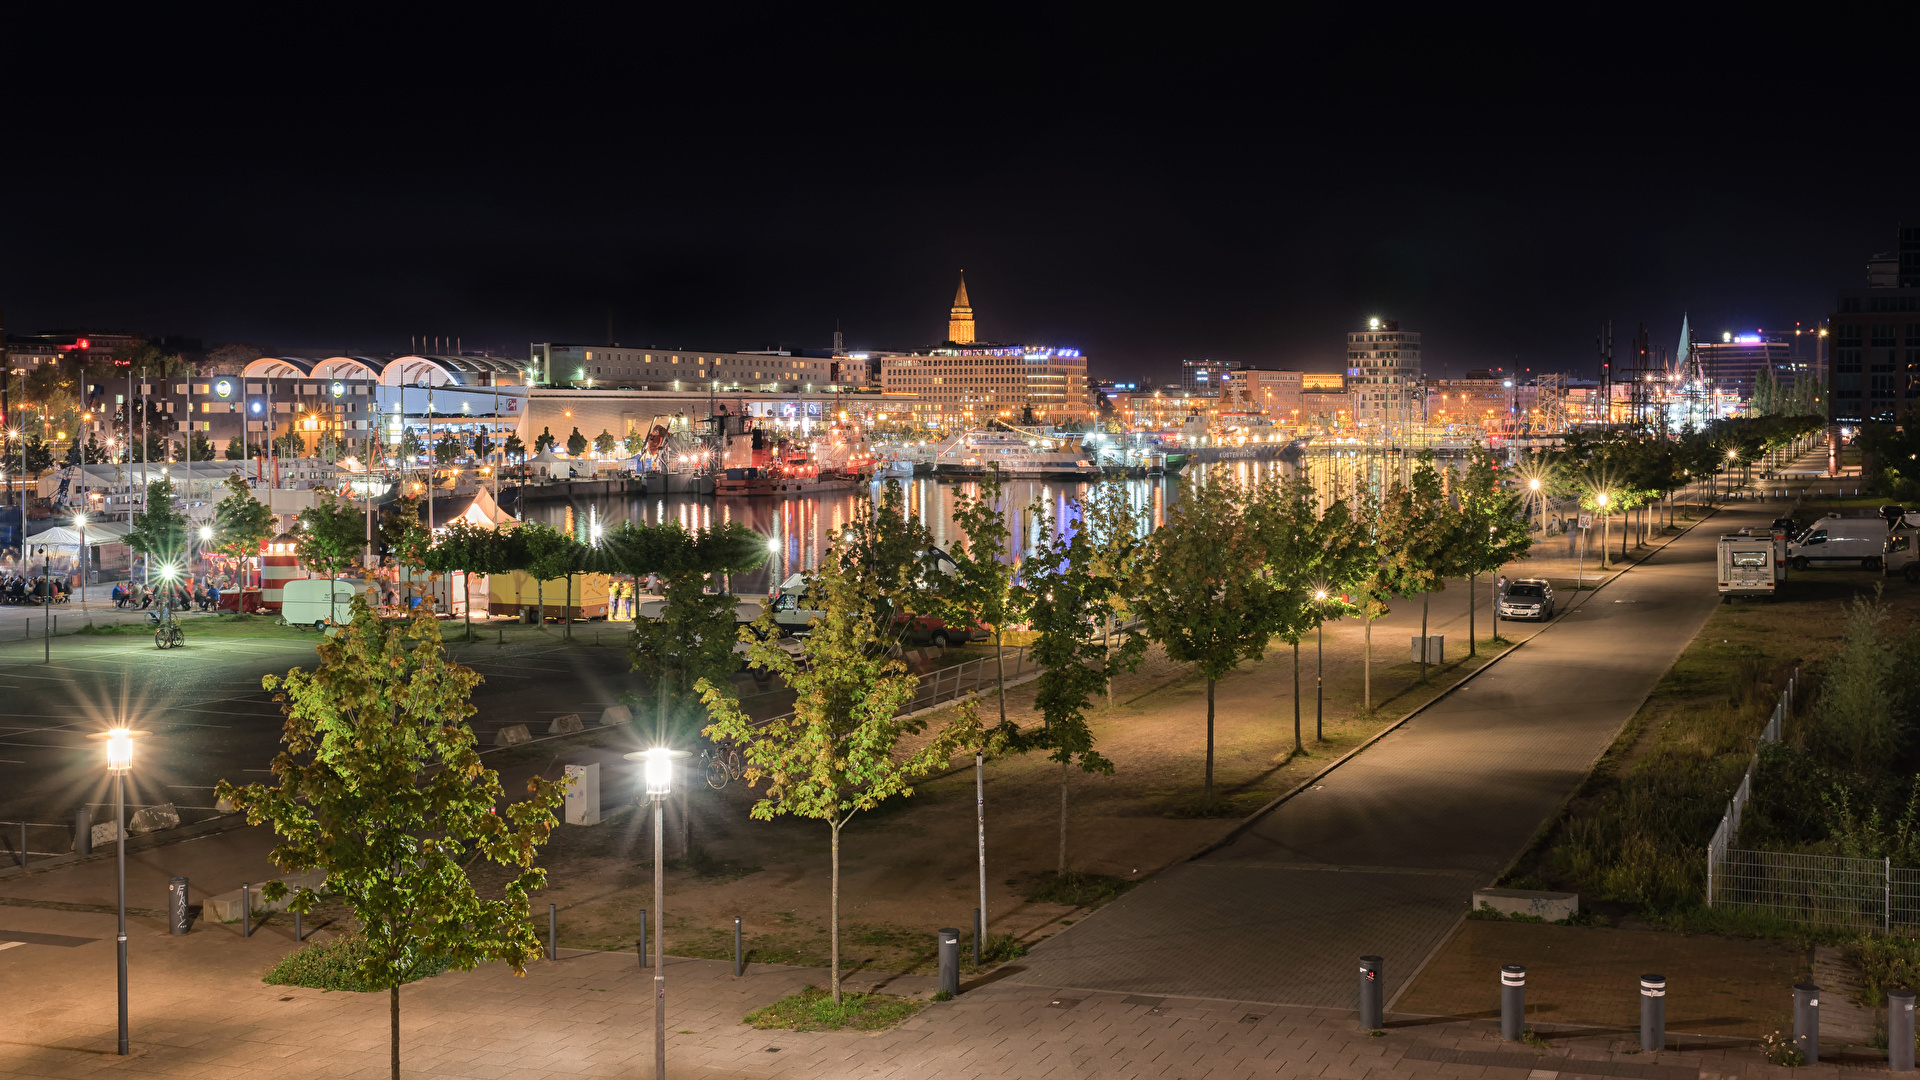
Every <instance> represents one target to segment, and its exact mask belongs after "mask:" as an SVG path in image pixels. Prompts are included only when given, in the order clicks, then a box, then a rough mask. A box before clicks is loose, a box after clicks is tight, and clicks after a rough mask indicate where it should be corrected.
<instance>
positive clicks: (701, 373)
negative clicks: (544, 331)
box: [529, 341, 873, 393]
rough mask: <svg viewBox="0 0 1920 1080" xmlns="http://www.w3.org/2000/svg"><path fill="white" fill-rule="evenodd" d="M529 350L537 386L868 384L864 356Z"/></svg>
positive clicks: (780, 388) (791, 389) (829, 388)
mask: <svg viewBox="0 0 1920 1080" xmlns="http://www.w3.org/2000/svg"><path fill="white" fill-rule="evenodd" d="M529 351H530V354H531V368H530V372H529V377H530V379H531V380H532V382H533V385H535V386H541V387H562V386H564V387H572V388H579V389H595V388H601V389H607V390H672V391H685V390H692V389H713V390H719V391H723V392H724V391H728V390H755V391H764V392H768V393H796V392H797V393H814V392H828V393H830V392H833V391H837V390H855V389H863V388H866V387H870V386H871V385H872V372H873V364H872V358H871V357H870V356H869V355H867V354H864V353H863V354H859V355H858V356H835V355H833V354H831V353H820V352H816V353H811V354H809V353H807V352H806V351H804V350H799V349H792V350H768V351H764V352H752V351H749V352H719V351H715V350H711V349H660V348H641V347H639V346H630V347H623V346H620V345H570V344H564V343H560V342H549V341H536V342H534V343H533V344H532V345H530V346H529Z"/></svg>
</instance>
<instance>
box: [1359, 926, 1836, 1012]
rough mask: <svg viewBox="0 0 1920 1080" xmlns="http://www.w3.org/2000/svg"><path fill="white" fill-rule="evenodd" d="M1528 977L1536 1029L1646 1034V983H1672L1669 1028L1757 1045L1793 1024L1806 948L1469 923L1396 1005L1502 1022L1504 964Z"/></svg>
mask: <svg viewBox="0 0 1920 1080" xmlns="http://www.w3.org/2000/svg"><path fill="white" fill-rule="evenodd" d="M1502 964H1523V965H1525V966H1526V969H1527V1022H1528V1024H1530V1025H1537V1026H1540V1027H1542V1028H1545V1029H1548V1031H1549V1033H1550V1032H1551V1029H1552V1028H1554V1027H1556V1026H1558V1025H1568V1026H1579V1027H1592V1028H1600V1029H1602V1030H1607V1031H1619V1032H1637V1031H1639V1030H1640V989H1639V988H1640V976H1641V975H1642V974H1648V973H1651V974H1657V975H1665V976H1666V977H1667V1030H1668V1031H1671V1032H1675V1033H1684V1034H1693V1035H1719V1036H1731V1037H1738V1038H1746V1039H1757V1038H1759V1037H1760V1036H1761V1035H1763V1034H1765V1033H1767V1032H1769V1031H1773V1030H1774V1029H1776V1028H1778V1027H1780V1026H1781V1025H1782V1023H1783V1022H1784V1023H1788V1024H1790V1023H1791V1012H1792V991H1791V987H1792V986H1793V984H1794V983H1795V982H1798V981H1801V980H1803V979H1805V978H1806V977H1807V975H1808V973H1809V969H1808V952H1807V949H1806V947H1805V946H1804V945H1801V944H1799V943H1797V942H1787V941H1764V940H1756V939H1752V938H1723V937H1710V936H1695V935H1682V934H1668V933H1661V932H1659V931H1653V930H1622V929H1616V928H1611V927H1590V926H1552V925H1546V924H1540V923H1514V922H1493V921H1485V922H1483V921H1477V920H1469V921H1467V922H1464V923H1461V924H1460V931H1459V932H1458V933H1456V934H1455V935H1454V936H1453V938H1452V939H1451V940H1450V941H1448V942H1447V944H1446V946H1445V947H1444V948H1443V949H1441V951H1440V953H1439V955H1437V956H1435V957H1434V958H1433V962H1432V963H1430V964H1428V965H1427V967H1426V970H1424V971H1422V972H1421V973H1420V977H1419V978H1418V979H1416V980H1414V983H1413V985H1412V986H1411V987H1409V988H1408V989H1407V992H1406V993H1405V994H1402V995H1401V997H1400V1000H1399V1001H1398V1002H1397V1003H1396V1004H1395V1006H1394V1011H1395V1012H1398V1013H1414V1014H1419V1015H1424V1016H1445V1017H1449V1018H1456V1019H1469V1018H1490V1017H1498V1016H1499V1015H1500V965H1502Z"/></svg>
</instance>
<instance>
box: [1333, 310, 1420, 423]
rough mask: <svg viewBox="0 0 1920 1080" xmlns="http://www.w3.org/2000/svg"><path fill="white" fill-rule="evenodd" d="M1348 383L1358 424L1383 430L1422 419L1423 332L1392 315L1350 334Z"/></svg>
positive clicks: (1374, 320) (1368, 321)
mask: <svg viewBox="0 0 1920 1080" xmlns="http://www.w3.org/2000/svg"><path fill="white" fill-rule="evenodd" d="M1347 382H1348V384H1349V385H1350V387H1351V388H1352V391H1353V416H1354V420H1355V422H1356V423H1359V424H1361V425H1363V426H1370V427H1373V428H1376V429H1378V430H1380V431H1382V432H1392V431H1400V430H1405V429H1407V428H1410V427H1412V426H1413V425H1415V424H1418V423H1419V422H1420V418H1421V411H1422V409H1423V408H1424V406H1425V404H1426V403H1425V401H1424V400H1423V399H1424V398H1425V396H1426V390H1425V387H1424V386H1423V385H1422V382H1421V373H1420V335H1419V334H1417V333H1414V332H1412V331H1409V330H1402V329H1400V324H1399V322H1397V321H1395V320H1393V319H1369V320H1367V328H1366V329H1365V330H1360V331H1355V332H1353V333H1350V334H1348V335H1347Z"/></svg>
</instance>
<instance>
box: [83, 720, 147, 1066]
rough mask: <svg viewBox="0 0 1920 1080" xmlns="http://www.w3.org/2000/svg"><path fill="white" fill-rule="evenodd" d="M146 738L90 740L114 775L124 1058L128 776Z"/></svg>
mask: <svg viewBox="0 0 1920 1080" xmlns="http://www.w3.org/2000/svg"><path fill="white" fill-rule="evenodd" d="M145 734H147V733H146V732H144V731H129V730H128V729H126V728H114V729H112V730H110V731H102V732H98V733H96V734H93V735H89V736H87V738H89V739H103V740H105V741H106V744H107V771H108V772H110V773H112V774H113V831H114V834H115V836H116V837H117V838H118V840H119V846H120V851H119V854H118V856H117V859H118V867H117V871H118V876H119V912H120V929H119V935H118V938H117V945H118V952H119V962H120V1048H119V1054H120V1056H121V1057H126V1056H127V1054H128V1053H130V1052H131V1051H130V1049H129V1047H128V1043H127V772H128V771H129V770H130V769H132V768H133V740H135V739H137V738H140V737H141V736H143V735H145Z"/></svg>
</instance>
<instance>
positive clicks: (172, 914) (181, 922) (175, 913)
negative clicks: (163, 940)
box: [167, 877, 188, 934]
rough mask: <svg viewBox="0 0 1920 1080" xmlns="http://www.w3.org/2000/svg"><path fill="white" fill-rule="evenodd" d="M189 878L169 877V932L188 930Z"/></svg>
mask: <svg viewBox="0 0 1920 1080" xmlns="http://www.w3.org/2000/svg"><path fill="white" fill-rule="evenodd" d="M187 929H188V927H187V879H186V878H183V877H176V878H168V879H167V933H169V934H184V933H186V932H187Z"/></svg>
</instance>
